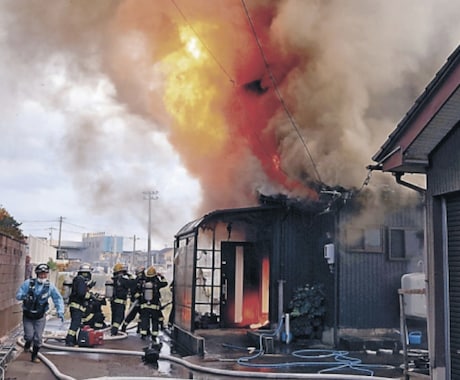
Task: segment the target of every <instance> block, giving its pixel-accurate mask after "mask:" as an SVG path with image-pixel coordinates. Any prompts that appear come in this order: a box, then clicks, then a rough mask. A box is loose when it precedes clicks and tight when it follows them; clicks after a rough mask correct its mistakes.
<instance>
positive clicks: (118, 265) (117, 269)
mask: <svg viewBox="0 0 460 380" xmlns="http://www.w3.org/2000/svg"><path fill="white" fill-rule="evenodd" d="M124 268H125V266H124V265H123V264H122V263H116V264H115V265H114V266H113V273H118V272H121V271H122V270H124Z"/></svg>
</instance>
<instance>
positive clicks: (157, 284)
mask: <svg viewBox="0 0 460 380" xmlns="http://www.w3.org/2000/svg"><path fill="white" fill-rule="evenodd" d="M167 285H168V282H167V281H166V279H165V278H164V277H163V276H162V275H161V274H159V273H157V271H156V269H155V267H154V266H150V267H149V268H148V269H147V270H146V271H145V281H144V284H143V287H142V296H141V298H140V299H141V304H140V309H141V311H140V315H141V338H142V339H146V338H147V336H148V334H149V331H150V334H151V335H152V343H157V342H156V340H157V337H158V327H159V321H160V317H161V315H162V313H161V303H160V298H161V294H160V289H161V288H164V287H165V286H167Z"/></svg>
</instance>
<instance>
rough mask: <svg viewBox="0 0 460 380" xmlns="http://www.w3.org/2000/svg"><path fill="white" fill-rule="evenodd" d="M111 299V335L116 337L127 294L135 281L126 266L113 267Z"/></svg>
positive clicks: (122, 318) (117, 265) (123, 316)
mask: <svg viewBox="0 0 460 380" xmlns="http://www.w3.org/2000/svg"><path fill="white" fill-rule="evenodd" d="M112 280H113V297H112V299H111V301H110V307H111V310H112V327H111V329H110V334H111V335H117V334H118V329H119V328H120V326H121V324H122V322H123V320H124V319H125V310H126V302H127V299H128V294H129V292H130V290H131V289H132V288H133V286H134V284H135V279H134V278H132V277H131V276H130V275H129V274H128V269H127V268H126V265H124V264H121V263H117V264H115V265H114V266H113V277H112Z"/></svg>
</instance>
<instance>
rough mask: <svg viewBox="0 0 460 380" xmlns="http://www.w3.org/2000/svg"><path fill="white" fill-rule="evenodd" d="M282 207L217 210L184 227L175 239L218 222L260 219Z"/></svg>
mask: <svg viewBox="0 0 460 380" xmlns="http://www.w3.org/2000/svg"><path fill="white" fill-rule="evenodd" d="M279 208H280V206H257V207H245V208H234V209H223V210H215V211H212V212H210V213H209V214H206V215H204V216H202V217H201V218H199V219H195V220H193V221H191V222H189V223H187V224H186V225H185V226H183V227H182V228H181V229H180V230H179V231H178V232H177V234H176V235H175V238H176V239H177V238H180V237H182V236H186V235H189V234H192V233H195V232H196V231H197V230H198V229H199V228H200V227H203V228H205V226H206V225H208V224H209V223H212V222H214V221H216V220H219V221H223V222H231V221H232V220H234V219H235V218H237V217H239V218H242V219H249V218H253V217H260V214H261V213H265V212H267V211H273V210H276V209H279Z"/></svg>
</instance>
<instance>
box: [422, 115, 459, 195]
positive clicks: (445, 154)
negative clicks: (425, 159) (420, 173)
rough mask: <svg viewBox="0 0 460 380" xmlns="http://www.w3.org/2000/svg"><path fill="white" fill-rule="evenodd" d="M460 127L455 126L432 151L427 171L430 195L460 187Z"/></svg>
mask: <svg viewBox="0 0 460 380" xmlns="http://www.w3.org/2000/svg"><path fill="white" fill-rule="evenodd" d="M459 146H460V128H459V124H457V126H456V127H455V129H454V130H453V132H452V133H451V134H450V135H449V137H448V138H447V139H446V140H444V142H443V143H441V145H439V147H438V148H437V149H436V151H434V152H433V154H432V156H431V159H430V169H429V170H428V172H427V188H428V189H429V193H430V195H432V196H436V195H441V194H446V193H450V192H453V191H457V190H458V189H460V150H459V149H458V147H459Z"/></svg>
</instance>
